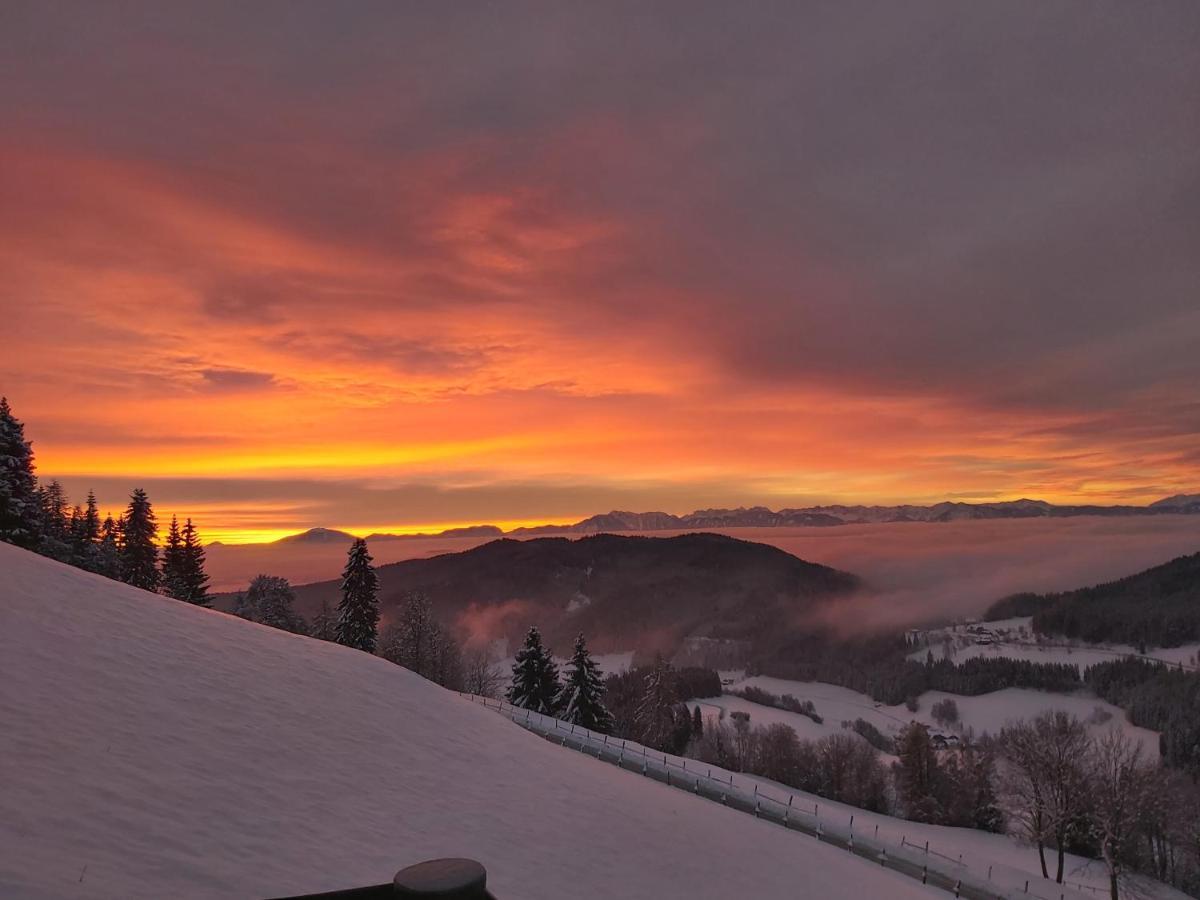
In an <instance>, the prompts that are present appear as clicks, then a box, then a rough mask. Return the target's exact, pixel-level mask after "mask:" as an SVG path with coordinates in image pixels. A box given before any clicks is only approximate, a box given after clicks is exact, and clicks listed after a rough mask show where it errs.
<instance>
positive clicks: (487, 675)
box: [463, 646, 501, 698]
mask: <svg viewBox="0 0 1200 900" xmlns="http://www.w3.org/2000/svg"><path fill="white" fill-rule="evenodd" d="M500 682H501V677H500V673H498V672H497V671H496V660H495V657H494V656H493V654H492V652H491V649H490V648H489V647H486V646H483V647H472V648H470V649H468V650H467V651H466V653H464V654H463V690H464V691H466V692H467V693H468V694H476V695H478V696H480V697H493V698H494V697H498V696H499V695H500Z"/></svg>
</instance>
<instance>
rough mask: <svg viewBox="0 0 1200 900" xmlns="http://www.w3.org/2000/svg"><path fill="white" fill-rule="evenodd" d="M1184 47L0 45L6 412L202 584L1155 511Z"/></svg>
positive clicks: (522, 27)
mask: <svg viewBox="0 0 1200 900" xmlns="http://www.w3.org/2000/svg"><path fill="white" fill-rule="evenodd" d="M974 15H979V13H975V14H974ZM1173 16H1177V17H1179V18H1180V19H1181V20H1183V19H1187V20H1188V21H1180V22H1172V21H1171V19H1172V17H1173ZM1193 17H1194V13H1193V12H1190V11H1186V10H1182V9H1181V10H1177V11H1175V12H1173V13H1171V14H1167V13H1166V12H1164V13H1163V15H1162V16H1161V17H1145V16H1139V15H1138V14H1137V11H1136V10H1128V11H1113V12H1112V14H1111V15H1109V16H1106V17H1096V19H1095V21H1094V22H1092V24H1091V27H1090V28H1089V29H1088V30H1087V32H1086V34H1083V35H1081V34H1080V32H1079V29H1078V28H1077V27H1076V26H1077V23H1076V22H1075V20H1074V19H1073V18H1072V17H1071V16H1069V15H1065V14H1060V13H1056V12H1053V11H1047V12H1046V13H1045V14H1044V15H1042V16H1041V17H1040V18H1039V22H1038V28H1037V29H1034V30H1032V31H1031V30H1030V29H1029V28H1028V27H1027V25H1028V23H1027V22H1026V21H1025V20H1024V18H1023V17H1022V15H1021V14H1020V12H1019V11H1017V10H1006V9H1005V8H1004V7H1003V6H998V7H997V8H996V9H995V10H993V13H992V14H990V15H989V19H988V21H989V25H988V28H986V29H979V28H978V27H976V25H977V20H976V19H974V18H973V17H972V13H971V12H970V11H969V10H966V9H965V8H963V9H960V8H956V7H955V6H954V5H952V4H951V5H946V6H940V7H939V6H937V5H936V4H934V5H932V6H930V7H929V8H928V9H925V8H922V10H906V11H904V12H903V13H901V12H900V11H890V10H888V9H886V8H885V9H880V10H879V11H878V12H877V14H876V15H874V16H871V17H868V18H869V21H868V20H864V18H863V17H860V16H855V15H854V14H853V13H852V12H850V11H843V10H834V9H830V10H827V11H825V12H821V13H818V12H816V11H808V12H806V11H804V10H802V9H799V8H795V9H786V10H780V11H778V12H777V13H774V14H767V13H766V12H765V11H761V10H760V11H745V10H733V9H732V8H728V9H725V10H722V9H719V8H707V7H703V5H701V6H700V7H691V6H690V7H689V8H688V10H687V14H686V15H684V14H682V13H677V14H676V13H672V12H671V11H670V10H667V9H664V8H658V9H655V10H648V11H646V12H645V14H644V15H642V16H639V25H638V29H637V39H636V40H631V38H630V34H629V30H628V28H627V24H628V23H627V22H626V21H625V20H624V19H623V17H622V16H621V15H620V14H619V13H618V12H616V11H615V10H599V9H598V10H593V11H592V12H591V13H589V14H587V15H585V14H584V13H582V12H580V11H574V12H572V11H569V10H566V9H564V10H561V11H560V12H559V14H558V15H557V16H554V17H536V16H527V15H519V14H513V15H505V14H504V13H503V11H502V10H493V9H489V8H478V9H476V10H475V11H474V14H473V15H471V16H465V17H461V18H460V17H456V16H454V15H450V14H448V13H437V12H433V11H431V12H429V13H428V14H422V15H417V14H415V13H411V12H410V13H409V14H406V13H405V11H404V10H403V9H402V8H399V7H396V8H392V9H383V10H380V9H374V10H367V9H364V8H359V9H347V10H345V11H344V12H343V15H342V16H341V17H340V19H339V26H338V29H337V36H336V39H329V40H327V37H328V22H327V21H326V20H325V17H324V16H322V15H321V14H320V12H319V10H317V9H315V8H311V7H306V6H304V5H303V4H299V5H296V6H295V7H294V8H292V9H290V10H289V15H288V20H289V23H290V24H289V28H287V29H283V30H281V29H279V28H278V27H277V24H278V23H277V21H276V19H275V17H274V16H272V15H271V14H270V13H269V12H268V11H266V10H265V9H263V8H246V9H237V8H235V7H228V8H220V9H214V10H212V11H211V14H210V15H209V16H207V17H205V22H204V23H200V24H198V23H197V22H196V21H195V17H194V16H193V15H190V14H189V13H188V11H187V10H186V8H184V7H178V8H173V7H171V6H170V5H169V4H165V5H163V6H162V7H161V9H160V11H159V13H158V14H157V15H156V16H154V17H146V20H145V21H139V22H138V23H137V25H136V27H133V26H132V25H130V23H128V22H123V21H121V17H119V16H115V17H114V16H108V15H105V14H104V12H103V10H93V9H90V8H83V7H81V8H79V9H77V10H75V11H74V12H73V13H72V14H71V15H70V16H69V17H68V16H61V15H55V13H54V12H53V11H52V10H39V9H36V8H33V7H31V8H30V9H28V10H27V11H25V12H23V13H22V14H21V15H19V16H15V17H14V18H15V21H14V22H12V23H11V24H12V26H13V27H12V28H10V29H6V32H7V33H6V34H0V51H2V52H3V53H4V54H5V56H6V59H10V60H11V65H10V67H9V68H8V69H7V70H6V77H5V78H4V79H2V80H0V122H2V123H3V125H4V128H3V130H0V135H2V137H0V269H2V270H3V271H4V273H5V279H4V281H3V283H0V324H2V326H3V329H2V330H0V342H2V343H0V349H2V352H0V394H6V395H7V396H8V397H9V399H10V401H11V402H12V405H13V408H14V411H15V412H16V414H17V416H18V417H19V418H21V419H22V420H24V421H25V423H26V426H27V432H28V437H29V438H30V439H31V440H33V442H34V447H35V452H36V454H37V461H38V468H39V472H40V474H41V475H42V476H43V477H44V478H55V477H57V478H60V479H61V480H62V481H63V482H64V485H65V486H66V487H67V489H68V491H69V493H70V494H71V497H72V499H73V500H79V499H81V498H82V496H83V495H84V493H86V491H87V490H88V489H89V488H94V489H95V490H96V491H97V494H98V496H99V497H100V501H101V505H102V506H104V507H105V508H106V509H118V508H119V507H120V506H122V505H123V504H124V501H125V498H126V497H127V495H128V491H129V490H130V489H132V488H133V487H138V486H141V487H145V488H146V489H147V490H148V491H149V493H150V496H151V499H152V500H153V501H154V503H155V507H156V509H157V510H158V511H159V515H160V518H167V519H169V517H170V515H171V514H172V513H176V514H178V515H179V516H181V517H187V516H190V517H192V518H193V519H194V520H195V521H196V522H197V524H198V526H199V528H200V530H201V533H202V534H203V535H204V537H205V538H206V539H208V540H214V539H219V540H222V541H227V542H232V541H233V540H239V539H243V538H246V537H248V536H249V537H253V538H254V539H255V540H259V539H262V537H263V536H266V535H275V536H284V535H287V534H293V533H296V532H299V531H303V530H305V529H306V528H309V527H314V526H318V525H320V526H325V527H339V524H338V523H343V522H348V523H354V524H353V527H350V528H347V529H346V530H351V531H355V532H357V530H365V531H390V532H393V533H401V532H402V531H403V532H414V531H435V530H442V527H461V526H464V525H474V524H498V525H501V526H502V527H503V525H504V523H529V524H545V523H557V522H566V521H574V520H577V519H580V518H584V517H586V516H588V515H592V514H595V513H601V512H607V511H609V510H611V509H614V508H615V509H632V510H636V511H648V510H655V509H661V510H664V511H667V512H673V513H676V514H679V513H686V512H691V511H693V510H694V509H697V508H703V507H708V506H740V505H745V506H751V505H765V506H769V507H772V508H776V509H777V508H779V507H784V506H790V507H799V506H809V505H814V504H817V503H828V502H846V503H856V502H860V503H879V504H895V503H905V502H910V503H917V504H930V503H936V502H939V501H941V500H947V499H950V500H955V499H957V500H966V501H971V500H977V501H978V500H1010V499H1018V498H1021V497H1031V498H1035V499H1043V500H1047V501H1049V502H1052V503H1098V504H1115V503H1135V504H1143V503H1147V502H1151V501H1153V500H1156V499H1159V498H1161V497H1164V496H1168V495H1171V494H1176V493H1194V492H1196V491H1198V490H1200V451H1198V450H1197V441H1196V437H1197V435H1198V434H1200V402H1198V401H1197V400H1196V399H1195V398H1196V397H1197V396H1200V356H1198V355H1197V354H1196V352H1195V348H1196V346H1197V345H1200V311H1198V310H1197V308H1196V303H1195V298H1196V296H1197V292H1198V286H1200V254H1197V253H1196V252H1195V241H1194V238H1193V236H1194V235H1195V234H1196V233H1200V204H1198V203H1197V202H1196V197H1197V196H1200V195H1198V194H1197V193H1196V191H1195V185H1196V183H1197V173H1196V165H1195V159H1196V156H1195V146H1196V140H1195V139H1196V134H1195V129H1194V128H1192V127H1191V124H1190V123H1193V122H1194V116H1193V114H1192V111H1193V110H1194V109H1195V102H1194V101H1195V97H1196V92H1195V85H1196V84H1200V52H1197V49H1196V47H1195V46H1194V44H1193V43H1189V42H1188V35H1189V34H1194V28H1192V27H1189V24H1190V22H1191V19H1192V18H1193ZM818 26H819V27H818ZM930 34H938V35H940V36H941V38H940V40H939V42H938V44H937V46H936V48H932V49H931V47H930V45H929V43H928V35H930ZM39 35H41V36H44V35H53V36H54V40H53V44H54V47H55V48H56V51H55V52H53V53H43V52H41V50H42V49H44V46H43V38H42V37H37V36H39ZM564 46H569V47H570V48H571V52H569V53H560V52H558V51H557V50H556V49H555V48H559V47H564ZM314 48H319V50H316V49H314ZM1131 48H1137V49H1138V52H1133V49H1131ZM1142 50H1144V51H1145V52H1141V51H1142ZM181 60H185V61H186V64H181V62H180V61H181ZM965 61H970V62H969V64H968V63H967V62H965ZM1030 73H1034V74H1035V75H1036V76H1037V77H1031V75H1030ZM1050 83H1052V84H1055V85H1058V86H1059V89H1058V90H1057V92H1055V93H1054V94H1053V96H1049V95H1047V93H1046V92H1045V91H1043V90H1041V89H1040V88H1039V87H1037V85H1040V84H1050ZM364 523H365V524H364Z"/></svg>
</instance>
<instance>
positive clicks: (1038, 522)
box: [209, 515, 1200, 631]
mask: <svg viewBox="0 0 1200 900" xmlns="http://www.w3.org/2000/svg"><path fill="white" fill-rule="evenodd" d="M713 530H719V529H713ZM677 533H679V532H670V531H658V532H653V533H651V535H650V536H653V537H666V536H669V535H672V534H677ZM723 533H725V534H729V535H731V536H733V537H737V538H741V539H743V540H749V541H760V542H762V543H767V544H772V545H774V546H776V547H779V548H781V549H783V550H786V551H787V552H789V553H792V554H794V555H796V556H799V557H800V558H802V559H806V560H808V561H810V562H816V563H822V564H824V565H828V566H833V567H835V568H839V569H843V570H845V571H848V572H853V573H854V574H856V575H859V576H860V577H861V578H862V579H863V580H864V581H865V582H866V583H867V585H868V588H869V589H868V590H867V591H864V592H863V593H862V594H861V595H859V596H857V597H855V598H853V599H851V600H842V601H839V602H838V603H837V604H835V605H832V606H830V607H827V608H826V609H825V610H824V614H823V619H824V620H825V621H827V622H829V623H831V624H834V625H837V626H839V627H841V628H843V629H845V630H849V631H857V630H862V629H863V628H864V627H890V626H902V625H907V624H920V623H923V622H926V621H929V620H931V619H944V618H957V617H964V616H975V615H978V614H980V613H981V612H983V611H984V610H985V609H986V608H987V606H988V605H989V604H990V603H991V602H992V601H994V600H996V599H998V598H1000V597H1003V596H1005V595H1007V594H1011V593H1014V592H1017V591H1052V590H1066V589H1069V588H1074V587H1082V586H1084V585H1089V584H1095V583H1097V582H1102V581H1109V580H1112V579H1114V578H1120V577H1122V576H1124V575H1130V574H1133V573H1135V572H1139V571H1141V570H1143V569H1146V568H1148V567H1150V566H1154V565H1158V564H1159V563H1163V562H1166V561H1167V560H1169V559H1173V558H1174V557H1176V556H1181V555H1183V554H1186V553H1194V552H1196V551H1197V550H1200V517H1198V516H1169V515H1160V516H1121V517H1093V516H1080V517H1077V518H1061V519H1011V520H992V521H964V522H946V523H918V522H903V523H894V524H883V525H878V524H876V525H842V526H837V527H830V528H732V529H726V530H724V531H723ZM569 537H572V538H577V537H579V535H569ZM489 540H492V538H485V537H448V538H442V537H416V538H405V539H400V540H379V541H375V542H372V544H371V553H372V555H373V556H374V557H375V563H376V565H385V564H387V563H393V562H398V561H400V560H404V559H414V558H419V557H427V556H434V555H437V554H440V553H452V552H459V551H463V550H469V549H470V548H472V547H476V546H479V545H480V544H484V543H487V542H488V541H489ZM345 552H346V548H345V547H344V546H342V545H341V544H340V543H328V544H325V543H303V542H301V543H283V544H243V545H218V546H214V547H210V548H209V571H210V573H211V575H212V580H213V585H214V589H216V590H236V589H238V588H240V587H244V586H245V585H246V584H247V583H248V582H249V581H250V579H251V578H253V577H254V576H255V575H257V574H259V573H260V572H267V573H270V574H273V575H282V576H284V577H286V578H288V579H289V580H290V581H291V582H292V583H293V584H304V583H308V582H312V581H324V580H330V579H334V578H337V577H339V575H340V573H341V568H342V566H343V564H344V562H345ZM514 599H516V598H514Z"/></svg>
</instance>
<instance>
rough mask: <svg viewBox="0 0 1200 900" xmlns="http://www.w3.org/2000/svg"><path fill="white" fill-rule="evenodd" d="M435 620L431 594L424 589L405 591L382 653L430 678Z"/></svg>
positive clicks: (396, 662) (388, 631) (399, 664)
mask: <svg viewBox="0 0 1200 900" xmlns="http://www.w3.org/2000/svg"><path fill="white" fill-rule="evenodd" d="M434 628H435V624H434V621H433V612H432V608H431V606H430V603H429V598H428V597H426V596H425V595H424V594H422V593H421V592H420V591H412V592H410V593H407V594H405V595H404V599H403V600H402V601H401V602H400V610H399V612H398V614H397V616H396V621H395V622H394V623H393V624H392V625H391V626H390V627H389V628H388V630H387V632H386V639H385V640H384V641H383V642H382V646H381V648H380V655H381V656H382V657H383V658H384V659H387V660H389V661H390V662H394V663H395V664H396V665H398V666H404V668H406V669H408V670H409V671H410V672H416V673H417V674H418V675H420V676H421V677H422V678H428V677H429V673H430V672H431V671H432V668H433V667H432V663H431V661H432V659H433V632H434Z"/></svg>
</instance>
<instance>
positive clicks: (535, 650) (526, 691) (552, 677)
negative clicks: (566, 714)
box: [507, 627, 562, 715]
mask: <svg viewBox="0 0 1200 900" xmlns="http://www.w3.org/2000/svg"><path fill="white" fill-rule="evenodd" d="M561 689H562V688H561V686H560V685H559V683H558V666H556V665H555V664H554V657H553V656H552V655H551V654H550V651H549V650H547V649H546V648H545V647H544V646H542V635H541V632H539V631H538V630H537V628H536V627H533V628H530V629H529V633H528V634H527V635H525V646H523V647H522V648H521V649H520V650H518V651H517V658H516V661H515V662H514V663H513V667H512V684H511V685H510V686H509V688H508V695H507V697H508V702H509V703H511V704H512V705H513V706H519V707H520V708H521V709H531V710H533V711H534V712H539V713H545V714H547V715H554V713H555V711H556V709H555V701H556V700H557V699H558V694H559V691H560V690H561Z"/></svg>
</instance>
